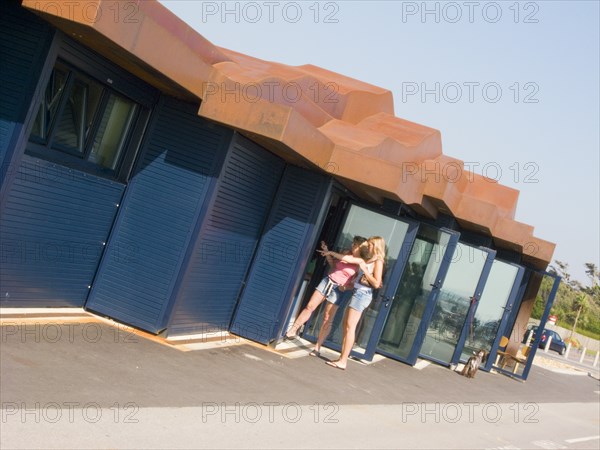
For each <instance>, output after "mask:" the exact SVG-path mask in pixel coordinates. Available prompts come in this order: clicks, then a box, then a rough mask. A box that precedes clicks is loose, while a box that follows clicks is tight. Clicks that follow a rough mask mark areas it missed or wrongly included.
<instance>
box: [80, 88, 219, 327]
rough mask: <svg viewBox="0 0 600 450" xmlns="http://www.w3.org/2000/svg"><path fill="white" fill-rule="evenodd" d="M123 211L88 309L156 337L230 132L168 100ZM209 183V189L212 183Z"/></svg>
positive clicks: (194, 110) (191, 107) (194, 107)
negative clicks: (153, 333) (154, 333)
mask: <svg viewBox="0 0 600 450" xmlns="http://www.w3.org/2000/svg"><path fill="white" fill-rule="evenodd" d="M158 108H159V111H158V114H157V115H156V116H155V117H154V119H153V122H154V124H153V126H152V128H151V131H150V136H149V138H148V143H147V144H146V149H145V151H144V154H143V155H142V157H141V161H140V162H139V163H138V166H137V167H136V170H135V174H134V176H133V178H132V180H131V182H130V184H129V186H128V187H127V191H126V193H125V197H124V199H123V204H122V205H121V210H120V211H119V216H118V218H117V222H116V224H115V227H114V230H113V232H112V235H111V239H110V241H109V243H108V248H107V250H106V253H105V256H104V258H103V260H102V263H101V265H100V268H99V270H98V275H97V277H96V280H95V282H94V286H93V288H92V292H91V293H90V298H89V299H88V302H87V303H86V308H88V309H91V310H93V311H96V312H98V313H101V314H105V315H107V316H110V317H113V318H115V319H117V320H120V321H122V322H125V323H129V324H131V325H134V326H137V327H140V328H142V329H145V330H148V331H151V332H158V331H160V330H161V329H162V328H163V327H164V323H165V322H166V316H167V311H168V307H169V300H170V298H171V293H172V290H173V288H174V285H175V282H176V280H177V277H178V275H179V271H180V270H181V266H182V261H183V257H184V255H185V252H186V250H187V247H188V245H189V242H190V240H191V238H192V235H193V231H194V229H195V226H196V223H197V221H198V220H199V217H200V216H201V213H202V210H203V207H204V205H205V201H206V199H207V198H208V197H207V196H208V193H209V191H210V189H211V186H212V184H214V180H215V178H216V176H217V175H218V173H219V169H220V165H221V163H222V157H223V155H224V154H225V153H226V150H227V147H228V145H229V142H230V141H231V132H230V131H229V130H227V129H225V128H223V127H219V126H216V125H213V124H211V123H209V122H207V121H206V120H203V119H201V118H199V117H198V115H197V105H193V104H187V103H183V102H180V101H177V100H175V99H169V98H166V100H165V101H164V102H161V105H160V106H158ZM211 183H212V184H211Z"/></svg>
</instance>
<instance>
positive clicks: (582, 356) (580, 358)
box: [579, 347, 587, 363]
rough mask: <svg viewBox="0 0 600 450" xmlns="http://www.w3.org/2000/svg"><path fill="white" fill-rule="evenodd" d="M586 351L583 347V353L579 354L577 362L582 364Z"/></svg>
mask: <svg viewBox="0 0 600 450" xmlns="http://www.w3.org/2000/svg"><path fill="white" fill-rule="evenodd" d="M586 350H587V347H583V352H581V356H580V357H579V362H580V363H582V362H583V360H584V359H585V352H586Z"/></svg>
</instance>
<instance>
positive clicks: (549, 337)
mask: <svg viewBox="0 0 600 450" xmlns="http://www.w3.org/2000/svg"><path fill="white" fill-rule="evenodd" d="M551 342H552V336H548V342H546V346H545V347H544V353H548V349H549V348H550V343H551Z"/></svg>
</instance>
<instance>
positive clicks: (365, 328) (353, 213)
mask: <svg viewBox="0 0 600 450" xmlns="http://www.w3.org/2000/svg"><path fill="white" fill-rule="evenodd" d="M416 230H417V224H416V222H414V221H411V220H407V219H404V218H403V219H399V218H398V217H392V216H388V215H386V214H382V213H381V212H380V211H374V210H371V209H369V208H366V207H364V206H359V205H356V204H352V205H351V206H350V208H349V209H348V212H347V215H346V218H345V220H344V223H343V225H342V228H341V231H340V233H339V234H338V237H337V239H336V241H335V244H334V246H333V248H335V249H336V250H337V251H342V250H345V249H350V247H351V244H352V239H353V238H354V236H363V237H365V238H368V237H370V236H381V237H383V238H384V240H385V243H386V260H385V266H384V273H383V288H382V289H379V291H375V293H374V298H373V301H372V302H371V304H370V305H369V307H368V308H367V309H366V310H365V311H364V312H363V315H362V317H361V320H360V322H359V324H358V327H357V331H356V343H355V346H354V349H353V351H352V353H351V355H352V356H354V357H357V358H361V359H371V358H372V357H373V354H374V352H375V344H376V340H375V341H374V340H373V339H372V338H371V335H372V333H373V331H374V329H375V325H376V324H377V323H378V320H377V319H378V316H379V312H380V311H381V305H382V299H384V298H386V293H387V291H388V290H389V285H390V284H393V283H394V278H397V277H399V273H402V269H403V268H404V264H405V263H406V259H407V257H408V253H409V252H408V251H407V250H406V249H407V248H408V249H410V248H411V247H412V243H413V241H414V239H415V234H416ZM350 296H351V292H348V293H347V295H345V296H344V298H343V299H342V301H341V302H340V303H339V307H338V310H337V314H336V317H335V319H334V321H333V325H332V328H331V332H330V334H329V338H328V339H327V340H326V341H325V343H324V345H325V346H326V347H330V348H332V349H334V350H340V349H341V345H342V340H343V326H342V324H343V318H344V312H345V309H346V306H347V304H348V301H349V299H350ZM323 310H324V304H321V306H320V307H319V308H318V310H317V311H315V313H313V316H312V317H311V320H310V321H309V322H308V323H307V324H306V326H305V329H304V332H303V334H302V336H303V337H304V338H305V339H308V340H310V341H313V342H315V341H316V340H317V337H318V335H319V331H320V327H321V324H322V323H323V318H322V316H323Z"/></svg>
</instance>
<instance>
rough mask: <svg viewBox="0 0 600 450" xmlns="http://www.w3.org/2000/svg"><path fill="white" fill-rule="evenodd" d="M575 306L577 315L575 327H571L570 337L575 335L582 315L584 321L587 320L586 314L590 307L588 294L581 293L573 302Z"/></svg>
mask: <svg viewBox="0 0 600 450" xmlns="http://www.w3.org/2000/svg"><path fill="white" fill-rule="evenodd" d="M573 308H574V309H575V311H576V312H577V315H576V316H575V322H574V323H573V328H572V329H571V335H570V336H569V337H573V333H574V332H575V329H576V328H577V322H578V321H579V317H580V316H581V317H582V322H586V320H585V316H586V314H587V312H588V310H589V308H590V304H589V301H588V297H587V295H586V294H584V293H581V294H579V295H578V296H577V298H576V300H575V302H574V303H573Z"/></svg>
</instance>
